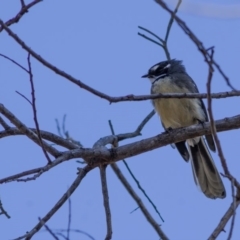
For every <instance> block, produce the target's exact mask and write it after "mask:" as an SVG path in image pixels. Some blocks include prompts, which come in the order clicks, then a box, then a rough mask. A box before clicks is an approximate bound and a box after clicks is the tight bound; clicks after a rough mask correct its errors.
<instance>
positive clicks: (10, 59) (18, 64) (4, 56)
mask: <svg viewBox="0 0 240 240" xmlns="http://www.w3.org/2000/svg"><path fill="white" fill-rule="evenodd" d="M0 56H2V57H3V58H6V59H7V60H9V61H11V62H12V63H14V64H15V65H17V66H18V67H20V68H21V69H23V70H24V71H25V72H27V73H29V72H28V70H27V69H26V68H25V67H23V66H22V65H21V64H20V63H18V62H16V61H15V60H13V59H12V58H10V57H8V56H6V55H4V54H2V53H0Z"/></svg>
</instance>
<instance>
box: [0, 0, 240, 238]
mask: <svg viewBox="0 0 240 240" xmlns="http://www.w3.org/2000/svg"><path fill="white" fill-rule="evenodd" d="M190 2H193V1H190ZM198 2H199V1H198ZM205 2H206V1H205ZM211 2H212V3H216V2H217V1H211ZM220 2H221V3H223V2H224V1H220ZM236 3H237V1H228V5H231V4H236ZM19 5H20V4H19V3H18V1H14V3H13V2H12V1H1V3H0V18H1V19H3V20H5V21H6V20H8V19H10V18H11V17H13V16H15V14H16V13H17V12H18V10H19V7H20V6H19ZM223 14H224V13H223ZM179 16H180V17H181V18H182V19H183V20H184V21H185V22H186V23H187V24H188V26H189V27H190V28H191V29H192V30H193V31H194V33H195V34H196V35H197V36H198V37H199V39H200V40H201V41H202V42H203V43H204V45H205V46H206V47H210V46H215V59H216V60H217V62H218V63H219V64H220V65H221V66H222V68H223V70H224V71H225V73H226V74H227V76H228V77H229V78H230V80H231V83H232V84H233V85H234V86H235V88H237V89H239V88H240V81H239V73H238V72H239V53H240V48H239V42H240V34H239V31H238V29H239V25H240V18H233V19H232V18H217V17H206V16H201V15H195V14H192V13H191V12H189V11H183V12H181V9H180V12H179ZM168 21H169V15H168V14H167V13H166V12H165V11H164V10H162V9H161V8H160V7H159V6H158V5H157V4H156V3H155V2H154V1H146V0H144V1H136V0H132V1H110V0H105V1H94V2H93V1H76V0H75V1H74V0H73V1H56V0H55V1H44V2H42V3H40V4H37V5H36V6H35V7H33V8H32V9H30V11H29V13H28V14H26V15H25V16H24V17H23V18H22V19H21V20H20V22H19V23H17V24H14V25H12V26H11V29H12V30H13V31H14V32H15V33H17V34H18V35H19V37H20V38H22V39H23V40H24V41H25V42H26V44H27V45H29V46H30V47H31V48H32V49H33V50H35V51H36V52H37V53H39V54H40V55H41V56H42V57H44V58H45V59H46V60H48V61H49V62H51V63H52V64H54V65H56V66H57V67H58V68H61V69H63V70H64V71H66V72H68V73H70V74H71V75H73V76H74V77H76V78H79V79H80V80H81V81H83V82H84V83H86V84H88V85H89V86H91V87H94V88H96V89H98V90H99V91H102V92H104V93H107V94H109V95H112V96H121V95H127V94H135V95H140V94H148V93H149V91H150V83H149V81H148V80H145V79H141V76H142V75H143V74H145V73H146V71H147V70H148V68H149V67H150V66H152V65H153V64H155V63H157V62H159V61H162V60H165V59H166V57H165V55H164V52H163V51H162V49H161V48H160V47H158V46H157V45H155V44H153V43H151V42H149V41H147V40H145V39H143V38H141V37H139V36H138V35H137V32H138V28H137V27H138V26H139V25H140V26H143V27H146V28H148V29H149V30H152V31H153V32H155V33H156V34H158V35H159V36H164V34H165V31H166V26H167V23H168ZM168 46H169V49H170V54H171V57H172V58H176V59H180V60H183V63H184V65H185V66H186V69H187V71H188V73H189V74H190V76H192V78H193V79H194V80H195V82H196V83H197V85H198V88H199V91H200V92H206V81H207V74H208V69H207V65H206V64H205V63H204V61H203V57H202V55H201V54H200V53H199V52H198V51H197V49H196V46H195V45H194V44H193V43H192V42H191V41H190V40H189V38H188V37H187V36H186V35H185V34H184V33H183V32H182V30H181V29H180V28H179V27H178V26H177V24H174V25H173V27H172V29H171V33H170V38H169V43H168ZM0 53H2V54H5V55H8V56H9V57H11V58H13V59H14V60H16V61H18V62H20V63H21V64H22V65H24V66H27V53H26V52H25V51H24V50H23V49H22V48H21V47H20V46H19V45H18V44H16V42H15V41H13V40H12V39H11V38H10V37H9V36H8V35H7V34H6V33H5V32H1V34H0ZM32 68H33V74H34V83H35V89H36V99H37V100H36V101H37V109H38V112H37V113H38V120H39V124H40V128H41V129H43V130H46V131H51V132H54V133H57V129H56V123H55V119H56V118H58V119H60V120H61V119H62V117H63V115H64V114H67V129H68V130H69V132H70V134H71V136H72V137H73V138H75V139H76V140H79V141H81V143H82V144H83V145H84V146H85V147H91V146H92V145H93V144H94V143H95V142H96V141H97V140H98V139H99V138H100V137H103V136H106V135H109V134H110V129H109V126H108V120H109V119H111V120H112V123H113V126H114V129H115V132H116V133H125V132H129V131H133V130H135V128H136V126H137V125H138V124H139V123H140V122H141V121H142V119H143V118H144V117H145V116H146V115H147V114H148V113H149V112H150V111H151V110H152V105H151V103H150V101H141V102H120V103H116V104H111V105H110V104H109V103H108V102H107V101H106V100H103V99H100V98H98V97H96V96H94V95H92V94H90V93H89V92H86V91H85V90H83V89H80V88H79V87H77V86H75V85H74V84H72V83H70V82H69V81H67V80H66V79H63V78H62V77H60V76H58V75H56V74H55V73H54V72H52V71H51V70H48V69H47V68H45V67H44V66H42V64H40V63H39V62H38V61H37V60H34V59H32ZM0 86H1V88H0V102H1V103H3V104H4V105H5V106H6V107H7V108H8V109H9V110H10V111H12V112H13V113H14V114H15V115H16V116H18V118H19V119H20V120H21V121H23V122H24V123H25V124H26V125H27V126H29V127H34V121H33V115H32V109H31V106H30V105H29V104H28V103H27V102H26V101H25V100H24V99H23V98H21V97H20V96H19V95H18V94H16V93H15V91H16V90H17V91H19V92H21V93H22V94H25V95H26V96H27V97H29V98H30V97H31V91H30V83H29V79H28V76H27V74H26V73H25V72H23V71H22V70H21V69H19V68H18V67H16V66H14V65H13V64H12V63H10V62H8V61H6V60H5V59H3V58H0ZM212 89H213V92H219V91H228V90H230V89H229V88H228V87H227V85H226V83H225V81H224V80H223V78H222V77H221V76H220V75H219V74H218V73H217V72H215V74H214V78H213V84H212ZM239 104H240V100H239V98H227V99H221V100H213V107H214V117H215V119H222V118H225V117H231V116H234V115H237V114H239ZM161 132H163V129H162V126H161V124H160V121H159V118H158V116H156V115H155V116H154V117H153V118H152V119H151V120H150V121H149V123H148V124H147V126H146V127H145V128H144V129H143V131H142V136H140V137H137V138H135V139H131V140H127V141H124V142H121V145H122V144H126V143H129V142H133V141H135V140H136V141H137V140H140V139H144V138H147V137H151V136H155V135H157V134H159V133H161ZM239 133H240V131H239V130H234V131H229V132H222V133H220V134H219V138H220V141H221V144H222V147H223V151H224V154H225V157H226V159H227V162H228V166H229V169H230V171H231V172H232V174H233V175H234V176H239V171H240V161H239V155H240V148H239V142H240V134H239ZM0 148H1V163H0V178H3V177H6V176H9V175H12V174H15V173H19V172H22V171H25V170H28V169H32V168H36V167H41V166H43V165H45V164H46V159H45V157H44V155H43V153H42V150H41V149H40V148H39V147H38V146H36V145H35V144H34V143H32V142H31V141H30V140H29V139H28V138H27V137H22V136H21V137H20V136H17V137H8V138H4V139H1V141H0ZM212 156H213V158H214V160H215V162H216V165H217V167H218V169H219V171H220V172H223V170H222V167H221V164H220V160H219V157H218V155H217V154H216V153H212ZM127 161H128V163H129V165H130V167H131V169H132V171H133V172H134V174H135V175H136V177H137V178H138V180H139V181H140V182H141V184H142V185H143V187H144V188H145V190H146V191H147V193H148V195H149V196H150V197H151V199H152V200H153V201H154V203H155V204H156V205H157V207H158V210H159V211H160V213H161V215H162V216H163V218H164V220H165V222H164V223H162V222H161V220H160V219H159V217H158V216H157V214H156V213H155V212H154V210H153V209H152V207H151V206H150V205H149V203H148V202H147V201H146V200H145V199H144V197H143V195H142V194H141V192H140V191H139V190H138V189H137V187H136V186H135V183H134V182H133V180H132V179H131V177H130V176H129V174H128V173H127V171H126V169H125V167H124V165H123V164H122V163H121V162H119V163H118V164H119V167H120V168H121V169H122V171H123V172H124V173H125V174H126V177H127V178H128V180H129V182H130V183H132V184H133V186H135V189H136V191H137V192H138V193H139V195H140V196H141V197H142V199H144V202H145V204H146V205H147V207H148V209H149V210H150V212H151V213H152V214H153V216H154V217H155V219H156V220H157V221H158V222H159V223H160V224H161V225H162V229H163V230H164V231H165V233H166V234H167V235H168V236H169V238H170V239H186V240H188V239H189V240H190V239H196V240H198V239H199V240H201V239H206V238H207V237H209V236H210V234H211V232H212V231H213V229H214V228H215V227H216V225H217V224H218V222H219V220H220V219H221V217H222V216H223V214H224V213H225V211H226V210H227V208H228V207H229V205H230V203H231V201H232V196H231V188H230V183H229V181H228V180H226V179H223V181H224V184H225V186H226V189H227V198H226V199H224V200H210V199H208V198H206V197H205V196H204V195H203V194H202V193H201V192H200V190H199V189H198V188H197V187H196V186H195V183H194V181H193V176H192V172H191V166H190V164H186V163H185V162H184V161H183V160H182V158H181V157H180V155H179V154H178V152H177V151H176V150H173V149H172V148H171V147H170V146H167V147H163V148H160V149H156V150H154V151H150V152H147V153H144V154H142V155H140V156H136V157H133V158H131V159H130V158H129V159H127ZM77 167H79V165H78V164H77V163H76V160H71V161H69V162H65V163H63V164H62V165H60V166H58V167H56V168H54V169H52V170H51V171H49V172H47V173H44V174H43V175H42V176H41V177H40V178H38V179H36V180H35V181H30V182H27V183H22V182H20V183H17V182H11V183H8V184H3V185H1V186H0V197H1V200H2V202H3V204H4V207H5V208H6V209H7V210H8V212H9V214H10V215H11V219H10V220H8V219H6V218H5V217H4V216H1V217H0V226H1V233H0V236H1V239H12V238H14V237H18V236H20V235H23V234H24V233H25V232H26V231H29V230H31V229H32V228H33V227H34V226H35V224H36V223H37V221H38V220H37V219H38V217H43V216H44V215H45V214H46V213H47V212H48V211H49V210H50V209H51V208H52V206H53V205H54V204H55V203H56V201H57V200H58V199H59V198H60V197H61V196H62V194H63V193H64V192H65V191H66V190H67V188H68V187H69V186H70V185H71V183H72V182H73V180H74V179H75V177H76V168H77ZM107 173H108V184H109V197H110V204H111V209H112V223H113V239H114V240H115V239H116V240H120V239H140V240H141V239H158V236H157V235H156V234H155V232H154V230H153V229H152V227H151V226H150V225H149V224H148V223H147V222H146V220H145V218H144V217H143V215H142V213H141V212H140V210H138V211H135V212H134V213H132V214H130V212H131V211H132V210H133V209H135V208H136V207H137V206H136V204H135V202H134V201H133V200H132V199H131V197H130V196H129V195H128V193H127V192H126V190H125V189H124V187H123V186H122V185H121V183H120V182H119V180H118V179H117V177H116V176H115V174H114V173H113V172H112V170H111V169H110V168H108V169H107ZM238 180H239V179H238ZM71 200H72V208H73V212H72V228H77V229H80V230H82V231H85V232H87V233H89V234H91V235H92V236H93V237H94V238H95V239H103V238H104V236H105V233H106V225H105V215H104V208H103V200H102V194H101V183H100V177H99V170H98V169H95V170H94V171H92V172H91V173H89V174H88V175H87V177H86V178H85V179H84V180H83V182H82V183H81V185H80V187H79V188H78V189H77V190H76V192H75V193H74V194H73V196H72V198H71ZM67 216H68V206H67V204H65V205H64V206H63V207H62V208H61V209H60V211H58V212H57V213H56V214H55V215H54V217H53V218H52V219H51V220H50V221H49V222H48V225H49V226H50V227H51V228H52V229H56V228H66V227H67ZM239 224H240V217H239V215H238V214H237V216H236V222H235V226H239ZM228 229H229V225H228V226H227V227H226V228H225V230H226V231H227V233H228ZM227 233H221V235H220V237H219V239H226V238H227ZM80 237H81V239H83V240H85V239H89V238H87V237H86V236H83V235H81V236H79V235H76V234H72V236H71V239H72V240H74V239H79V238H80ZM239 238H240V228H239V227H236V228H235V231H234V234H233V238H232V239H239ZM33 239H36V240H40V239H51V238H50V236H49V235H48V234H46V233H43V232H41V233H38V234H36V235H35V236H34V238H33Z"/></svg>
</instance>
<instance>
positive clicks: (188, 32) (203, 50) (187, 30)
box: [155, 0, 236, 90]
mask: <svg viewBox="0 0 240 240" xmlns="http://www.w3.org/2000/svg"><path fill="white" fill-rule="evenodd" d="M155 2H156V3H158V4H159V5H160V6H161V7H162V8H163V9H164V10H166V11H167V12H168V13H170V14H171V16H172V17H173V18H174V19H175V21H176V22H177V24H178V25H179V27H180V28H181V29H182V30H183V31H184V32H185V34H186V35H188V36H189V38H190V39H191V40H192V41H193V43H195V45H196V46H197V48H198V50H199V51H200V52H201V53H202V55H203V57H204V60H205V61H206V62H207V61H208V59H209V58H211V56H210V54H209V53H208V50H207V49H206V48H205V47H204V45H203V43H202V42H201V41H200V40H199V39H198V38H197V37H196V35H195V34H194V33H193V32H192V31H191V30H190V28H189V27H188V26H187V25H186V23H185V22H184V21H183V20H181V19H180V18H179V17H178V16H177V15H176V14H175V13H174V11H172V10H171V9H170V8H169V7H168V6H167V5H166V3H165V2H164V1H162V0H155ZM212 64H213V65H214V66H215V67H216V68H217V70H218V72H219V73H220V74H221V75H222V77H223V78H224V80H225V81H226V83H227V85H228V86H229V87H230V88H231V89H232V90H236V89H235V88H234V87H233V86H232V84H231V83H230V80H229V78H228V77H227V75H226V74H225V73H224V72H223V70H222V68H221V67H220V65H219V64H218V63H217V62H216V61H215V60H214V59H212Z"/></svg>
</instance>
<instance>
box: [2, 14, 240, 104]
mask: <svg viewBox="0 0 240 240" xmlns="http://www.w3.org/2000/svg"><path fill="white" fill-rule="evenodd" d="M175 19H176V18H175ZM0 24H1V25H2V27H3V28H4V29H5V30H6V32H7V33H8V34H9V35H10V36H11V37H12V38H13V39H14V40H15V41H16V42H17V43H18V44H19V45H20V46H21V47H22V48H23V49H25V50H26V51H27V52H28V53H30V54H31V55H32V56H33V57H34V58H35V59H37V60H38V61H39V62H41V63H42V64H43V65H44V66H46V67H47V68H49V69H51V70H52V71H54V72H55V73H56V74H58V75H60V76H62V77H64V78H66V79H68V80H69V81H70V82H72V83H74V84H76V85H77V86H79V87H80V88H83V89H85V90H86V91H88V92H91V93H92V94H94V95H96V96H98V97H100V98H103V99H106V100H108V101H109V102H110V103H114V102H120V101H141V100H147V99H155V98H169V97H171V96H173V98H207V94H199V93H197V94H196V93H195V94H193V93H191V94H190V93H185V94H182V93H181V94H176V93H175V94H158V95H147V96H134V95H126V96H122V97H111V96H109V95H107V94H105V93H102V92H100V91H98V90H96V89H94V88H92V87H90V86H88V85H86V84H85V83H83V82H81V81H80V80H78V79H76V78H74V77H73V76H71V75H70V74H68V73H66V72H64V71H62V70H60V69H59V68H57V67H56V66H54V65H52V64H51V63H49V62H48V61H46V60H45V59H44V58H42V57H41V56H40V55H39V54H37V53H36V52H34V51H33V50H32V49H31V48H30V47H29V46H27V45H26V44H25V43H24V42H23V41H22V40H21V39H20V38H19V37H18V36H17V35H16V34H15V33H14V32H13V31H12V30H11V29H10V28H8V27H7V26H6V24H4V22H3V21H2V20H1V19H0ZM220 95H222V93H221V94H220ZM233 95H234V96H239V95H240V91H238V92H237V93H224V94H223V96H224V97H229V96H233ZM213 98H221V96H219V95H218V94H217V96H216V97H214V96H213Z"/></svg>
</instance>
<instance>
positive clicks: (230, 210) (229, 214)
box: [208, 201, 240, 240]
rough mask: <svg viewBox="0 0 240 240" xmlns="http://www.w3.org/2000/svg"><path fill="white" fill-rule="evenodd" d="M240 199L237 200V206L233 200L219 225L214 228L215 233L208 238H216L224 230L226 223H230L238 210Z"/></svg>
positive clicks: (213, 239)
mask: <svg viewBox="0 0 240 240" xmlns="http://www.w3.org/2000/svg"><path fill="white" fill-rule="evenodd" d="M239 204H240V201H238V202H236V204H235V207H234V203H233V202H232V203H231V205H230V207H229V208H228V210H227V211H226V213H225V214H224V216H223V217H222V219H221V220H220V222H219V224H218V225H217V227H216V228H215V229H214V231H213V233H212V234H211V236H210V237H209V238H208V240H215V239H216V238H217V237H218V235H219V234H220V233H221V232H222V230H223V229H224V227H225V226H226V224H227V223H228V221H229V219H230V218H231V217H232V216H233V213H234V212H235V211H236V209H237V207H238V206H239Z"/></svg>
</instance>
